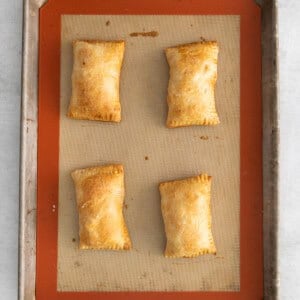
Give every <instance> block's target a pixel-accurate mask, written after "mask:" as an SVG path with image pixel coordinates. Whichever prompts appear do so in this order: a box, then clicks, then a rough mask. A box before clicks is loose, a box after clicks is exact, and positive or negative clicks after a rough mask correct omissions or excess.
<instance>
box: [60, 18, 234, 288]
mask: <svg viewBox="0 0 300 300" xmlns="http://www.w3.org/2000/svg"><path fill="white" fill-rule="evenodd" d="M107 21H109V23H108V22H107ZM239 24H240V22H239V16H117V15H115V16H108V15H106V16H71V15H68V16H63V17H62V48H61V54H62V55H61V116H60V171H59V172H60V173H59V235H58V283H57V288H58V290H59V291H122V290H123V291H129V290H131V291H150V290H151V291H182V290H189V291H196V290H207V291H229V290H239V285H240V273H239V272H240V253H239V181H240V164H239V161H240V143H239V141H240V137H239V132H240V127H239V116H240V112H239V109H240V105H239V102H240V101H239V96H240V91H239V90H240V75H239V74H240V64H239V58H240V48H239V37H240V31H239V26H240V25H239ZM152 30H153V31H157V32H158V33H159V35H158V36H156V37H151V36H149V37H142V36H138V37H131V36H130V33H132V32H142V31H146V32H148V31H152ZM201 37H203V38H205V39H207V40H217V41H218V42H219V46H220V54H219V64H218V81H217V88H216V105H217V110H218V113H219V115H220V120H221V124H220V125H218V126H215V127H202V126H195V127H188V128H179V129H167V128H166V127H165V120H166V113H167V104H166V95H167V84H168V71H169V70H168V65H167V62H166V59H165V56H164V52H163V49H164V48H165V47H168V46H174V45H177V44H182V43H188V42H193V41H198V40H200V39H201ZM73 39H101V40H116V39H124V40H126V50H125V58H124V64H123V68H122V74H121V103H122V122H121V123H120V124H108V123H101V122H94V121H78V120H71V119H68V118H67V117H66V116H65V115H66V112H67V108H68V103H69V99H70V95H71V72H72V63H73V57H72V45H71V42H72V40H73ZM111 162H120V163H123V165H124V167H125V184H126V199H125V202H126V204H127V209H125V210H124V214H125V219H126V222H127V225H128V228H129V231H130V235H131V238H132V243H133V249H132V250H131V251H129V252H111V251H79V250H78V215H77V211H76V204H75V203H76V202H75V191H74V186H73V182H72V180H71V176H70V172H71V171H72V170H74V169H77V168H83V167H89V166H94V165H101V164H107V163H111ZM201 172H207V173H208V174H210V175H212V176H213V183H212V216H213V234H214V238H215V242H216V246H217V250H218V253H217V255H216V256H213V255H207V256H202V257H198V258H193V259H166V258H164V256H163V250H164V246H165V234H164V228H163V221H162V216H161V212H160V197H159V191H158V183H159V182H161V181H167V180H172V179H177V178H184V177H187V176H191V175H196V174H199V173H201Z"/></svg>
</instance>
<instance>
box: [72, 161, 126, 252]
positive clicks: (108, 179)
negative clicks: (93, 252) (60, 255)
mask: <svg viewBox="0 0 300 300" xmlns="http://www.w3.org/2000/svg"><path fill="white" fill-rule="evenodd" d="M72 178H73V180H74V183H75V189H76V198H77V208H78V213H79V237H80V243H79V248H80V249H113V250H121V249H130V248H131V241H130V237H129V234H128V230H127V227H126V224H125V221H124V217H123V212H122V209H123V203H124V190H125V189H124V171H123V166H122V165H107V166H101V167H94V168H88V169H81V170H76V171H74V172H72Z"/></svg>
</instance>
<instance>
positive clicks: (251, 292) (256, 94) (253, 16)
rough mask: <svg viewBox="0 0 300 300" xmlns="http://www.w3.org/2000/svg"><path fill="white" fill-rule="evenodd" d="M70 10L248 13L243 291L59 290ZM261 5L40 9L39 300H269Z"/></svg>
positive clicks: (89, 1)
mask: <svg viewBox="0 0 300 300" xmlns="http://www.w3.org/2000/svg"><path fill="white" fill-rule="evenodd" d="M63 14H182V15H184V14H191V15H194V14H204V15H207V14H215V15H220V14H222V15H228V14H232V15H240V16H241V98H240V99H241V111H240V112H241V131H240V133H241V139H240V142H241V162H240V168H241V169H240V174H241V182H240V195H241V206H240V207H241V210H240V211H241V223H240V224H241V244H240V246H241V256H240V259H241V273H240V274H241V290H240V292H57V290H56V286H57V229H58V214H57V210H55V211H53V205H55V207H58V174H59V173H58V166H59V164H58V161H59V101H60V28H61V15H63ZM260 41H261V21H260V8H259V7H258V6H257V5H256V4H255V3H254V1H252V0H224V1H222V0H210V1H206V0H153V1H150V0H146V1H143V0H49V1H48V3H47V4H46V5H44V7H42V8H41V9H40V33H39V118H38V120H39V123H38V124H39V129H38V184H37V249H36V250H37V256H36V257H37V261H36V262H37V267H36V274H37V277H36V296H37V299H38V300H41V299H47V300H49V299H50V300H56V299H70V300H71V299H72V300H76V299H109V300H113V299H118V298H122V299H128V300H129V299H141V300H142V299H165V300H168V299H172V300H175V299H183V298H186V297H187V298H188V299H190V300H193V299H197V300H198V299H209V300H218V299H230V300H237V299H242V300H248V299H249V300H256V299H259V300H260V299H262V297H263V239H262V237H263V235H262V208H263V199H262V183H263V182H262V96H261V92H262V91H261V45H260Z"/></svg>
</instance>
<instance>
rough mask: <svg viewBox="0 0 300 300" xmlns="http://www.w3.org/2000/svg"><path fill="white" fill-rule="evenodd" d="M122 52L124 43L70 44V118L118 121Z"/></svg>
mask: <svg viewBox="0 0 300 300" xmlns="http://www.w3.org/2000/svg"><path fill="white" fill-rule="evenodd" d="M124 49H125V43H124V41H116V42H101V41H74V42H73V55H74V64H73V74H72V97H71V102H70V106H69V112H68V116H69V117H70V118H73V119H87V120H99V121H112V122H120V121H121V104H120V96H119V82H120V72H121V66H122V62H123V56H124Z"/></svg>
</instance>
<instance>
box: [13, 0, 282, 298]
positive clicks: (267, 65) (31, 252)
mask: <svg viewBox="0 0 300 300" xmlns="http://www.w3.org/2000/svg"><path fill="white" fill-rule="evenodd" d="M46 2H47V0H24V4H23V63H22V99H21V154H20V156H21V157H20V158H21V160H20V204H19V209H20V219H19V296H18V298H19V299H35V275H36V274H35V273H36V269H35V267H36V261H35V260H36V249H35V248H36V186H37V132H38V122H37V116H38V25H39V9H40V8H41V7H42V6H43V5H44V4H45V3H46ZM256 2H259V5H260V6H261V8H262V99H263V201H264V203H263V206H264V214H263V242H264V251H263V252H264V299H266V300H267V299H277V298H278V288H279V282H278V271H277V261H278V252H277V243H278V241H277V238H278V237H277V232H278V145H279V128H278V87H277V83H278V57H277V53H278V51H277V50H278V37H277V0H264V1H256Z"/></svg>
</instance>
